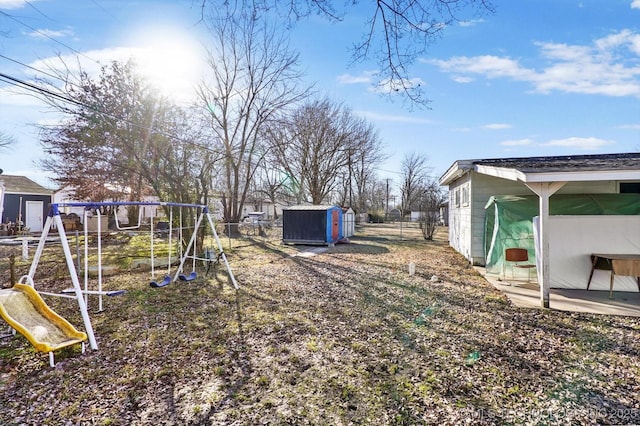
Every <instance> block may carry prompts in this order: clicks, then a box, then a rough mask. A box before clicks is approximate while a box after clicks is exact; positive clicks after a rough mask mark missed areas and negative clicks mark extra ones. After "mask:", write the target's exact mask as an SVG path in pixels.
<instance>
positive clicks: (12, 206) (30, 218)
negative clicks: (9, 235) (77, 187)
mask: <svg viewBox="0 0 640 426" xmlns="http://www.w3.org/2000/svg"><path fill="white" fill-rule="evenodd" d="M51 196H52V191H50V190H49V189H47V188H45V187H43V186H41V185H39V184H37V183H36V182H34V181H32V180H31V179H29V178H27V177H25V176H13V175H0V223H2V224H8V223H12V224H18V225H19V226H20V227H24V228H27V229H28V230H29V231H30V232H41V231H42V228H43V226H44V221H45V219H46V217H47V213H48V208H49V204H51Z"/></svg>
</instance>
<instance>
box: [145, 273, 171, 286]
mask: <svg viewBox="0 0 640 426" xmlns="http://www.w3.org/2000/svg"><path fill="white" fill-rule="evenodd" d="M169 284H171V276H169V275H165V277H164V279H163V280H162V281H160V282H157V281H151V282H150V283H149V285H150V286H151V287H153V288H158V287H164V286H166V285H169Z"/></svg>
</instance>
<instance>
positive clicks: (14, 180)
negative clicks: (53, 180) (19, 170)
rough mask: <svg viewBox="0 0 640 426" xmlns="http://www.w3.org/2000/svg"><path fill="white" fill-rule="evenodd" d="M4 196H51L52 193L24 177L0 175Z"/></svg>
mask: <svg viewBox="0 0 640 426" xmlns="http://www.w3.org/2000/svg"><path fill="white" fill-rule="evenodd" d="M0 182H2V183H3V184H4V188H5V193H6V194H32V195H51V194H52V193H53V191H51V190H49V189H47V188H45V187H44V186H42V185H39V184H37V183H36V182H34V181H32V180H31V179H29V178H28V177H26V176H13V175H0Z"/></svg>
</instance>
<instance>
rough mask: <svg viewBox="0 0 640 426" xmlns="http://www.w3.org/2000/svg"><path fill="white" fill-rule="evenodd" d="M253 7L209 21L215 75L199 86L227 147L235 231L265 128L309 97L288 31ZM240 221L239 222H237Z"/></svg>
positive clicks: (225, 199) (224, 176)
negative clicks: (285, 35) (262, 17)
mask: <svg viewBox="0 0 640 426" xmlns="http://www.w3.org/2000/svg"><path fill="white" fill-rule="evenodd" d="M255 13H256V12H255V11H253V10H249V11H246V10H240V11H238V10H233V9H232V8H231V6H230V7H229V8H227V7H225V6H224V5H222V6H221V7H220V8H219V9H218V10H216V11H213V12H212V13H211V15H210V16H209V18H208V20H207V25H208V28H209V31H210V34H211V35H212V40H211V45H210V46H209V48H208V65H209V71H210V76H209V77H208V78H207V79H206V80H205V81H203V82H202V83H201V84H200V85H199V87H198V89H197V92H198V96H199V98H200V101H201V102H202V105H204V106H205V107H206V109H207V111H208V114H209V124H210V129H211V131H212V133H213V135H214V137H215V139H216V143H217V142H219V143H220V145H221V149H222V170H221V176H220V184H221V188H220V191H219V192H220V195H221V203H222V208H223V216H224V220H225V221H226V222H228V223H230V224H231V226H230V227H227V228H226V229H227V230H230V231H231V233H232V234H236V233H237V224H238V223H239V221H240V220H241V219H242V214H243V208H244V204H245V201H246V199H247V195H248V192H249V189H250V187H251V183H252V180H253V178H254V175H255V173H256V171H257V169H258V166H259V165H260V163H261V162H262V161H263V158H264V155H265V150H264V149H263V148H262V144H261V142H262V140H261V134H262V129H263V128H264V127H265V126H267V125H268V124H269V123H270V122H271V121H272V120H274V119H275V116H276V114H277V113H279V112H281V111H283V110H285V109H286V108H287V107H289V106H290V105H292V104H294V103H295V102H298V101H300V100H301V99H303V98H304V97H306V96H307V94H308V90H307V89H301V88H300V86H299V84H300V82H301V78H302V74H301V72H299V71H298V69H297V61H298V55H297V54H294V53H292V52H291V51H290V50H289V48H288V45H287V43H286V41H285V39H284V38H283V37H282V33H279V32H278V31H276V29H275V28H274V27H272V26H270V25H269V23H268V22H267V21H266V20H260V19H258V17H257V16H256V14H255ZM234 225H235V226H234Z"/></svg>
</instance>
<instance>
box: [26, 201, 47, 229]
mask: <svg viewBox="0 0 640 426" xmlns="http://www.w3.org/2000/svg"><path fill="white" fill-rule="evenodd" d="M25 210H26V215H25V223H24V226H26V227H27V228H29V231H30V232H42V211H43V210H44V202H42V201H26V202H25Z"/></svg>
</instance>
